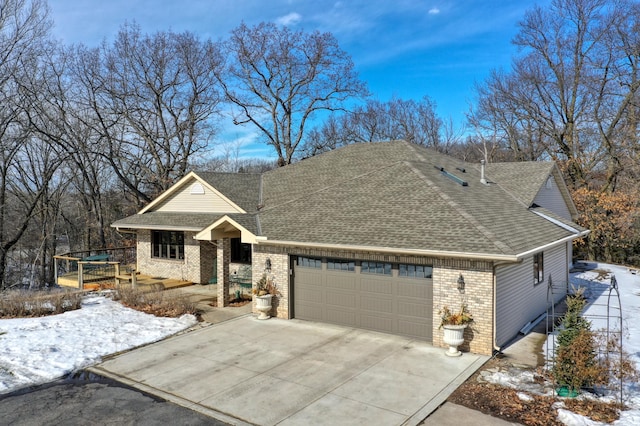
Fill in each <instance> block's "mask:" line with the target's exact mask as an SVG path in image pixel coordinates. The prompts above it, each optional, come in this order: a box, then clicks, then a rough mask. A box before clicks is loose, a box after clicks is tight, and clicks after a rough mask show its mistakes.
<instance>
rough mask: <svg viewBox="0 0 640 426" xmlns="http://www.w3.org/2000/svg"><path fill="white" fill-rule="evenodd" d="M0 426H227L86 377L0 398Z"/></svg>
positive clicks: (143, 395)
mask: <svg viewBox="0 0 640 426" xmlns="http://www.w3.org/2000/svg"><path fill="white" fill-rule="evenodd" d="M0 423H1V424H2V425H7V426H9V425H12V426H18V425H20V426H27V425H28V426H32V425H69V426H71V425H114V426H115V425H118V426H120V425H136V426H137V425H194V426H196V425H197V426H200V425H202V426H204V425H207V426H208V425H214V426H223V425H226V423H223V422H220V421H218V420H216V419H213V418H211V417H207V416H205V415H203V414H200V413H197V412H195V411H191V410H189V409H187V408H184V407H181V406H179V405H176V404H173V403H170V402H167V401H164V400H160V399H158V398H155V397H153V396H150V395H146V394H144V393H141V392H139V391H137V390H134V389H131V388H128V387H126V386H124V385H122V384H119V383H117V382H115V381H111V380H107V379H104V378H101V377H96V376H93V375H92V376H88V375H86V374H83V375H81V376H80V377H76V378H71V379H65V380H61V381H58V382H54V383H50V384H47V385H43V386H39V387H37V388H32V389H28V390H23V391H19V392H14V393H11V394H6V395H0Z"/></svg>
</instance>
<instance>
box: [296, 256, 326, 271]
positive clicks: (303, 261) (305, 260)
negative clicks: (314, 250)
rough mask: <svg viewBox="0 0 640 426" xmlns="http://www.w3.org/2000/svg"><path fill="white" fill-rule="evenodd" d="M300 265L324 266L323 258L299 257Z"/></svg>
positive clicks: (306, 266)
mask: <svg viewBox="0 0 640 426" xmlns="http://www.w3.org/2000/svg"><path fill="white" fill-rule="evenodd" d="M298 266H303V267H305V268H315V269H320V268H322V259H316V258H314V257H298Z"/></svg>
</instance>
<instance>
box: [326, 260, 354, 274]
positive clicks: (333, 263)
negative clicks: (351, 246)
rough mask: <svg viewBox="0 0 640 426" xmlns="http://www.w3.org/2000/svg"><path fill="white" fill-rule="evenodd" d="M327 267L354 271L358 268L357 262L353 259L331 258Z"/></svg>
mask: <svg viewBox="0 0 640 426" xmlns="http://www.w3.org/2000/svg"><path fill="white" fill-rule="evenodd" d="M327 269H333V270H337V271H349V272H353V271H355V270H356V262H354V261H353V260H334V259H329V260H327Z"/></svg>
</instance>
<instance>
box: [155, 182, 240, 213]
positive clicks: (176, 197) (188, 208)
mask: <svg viewBox="0 0 640 426" xmlns="http://www.w3.org/2000/svg"><path fill="white" fill-rule="evenodd" d="M197 182H198V181H197V180H196V179H190V180H188V181H187V182H185V183H184V185H183V186H182V187H181V188H180V189H179V190H178V191H176V193H175V194H173V195H172V196H171V197H170V198H169V199H168V200H165V201H164V202H163V203H162V204H160V205H159V206H157V208H155V211H159V212H189V213H241V211H240V210H238V209H237V208H235V207H234V206H232V205H231V204H229V203H228V202H227V201H226V200H225V199H223V198H222V197H221V196H220V195H218V194H216V193H215V192H213V191H211V190H210V189H209V188H207V187H206V186H205V185H202V187H203V189H204V194H192V193H191V188H192V186H193V185H194V184H195V183H197Z"/></svg>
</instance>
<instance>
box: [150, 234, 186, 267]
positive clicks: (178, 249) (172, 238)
mask: <svg viewBox="0 0 640 426" xmlns="http://www.w3.org/2000/svg"><path fill="white" fill-rule="evenodd" d="M151 238H152V244H151V256H152V257H157V258H160V259H175V260H181V259H184V232H182V231H153V232H152V235H151Z"/></svg>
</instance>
